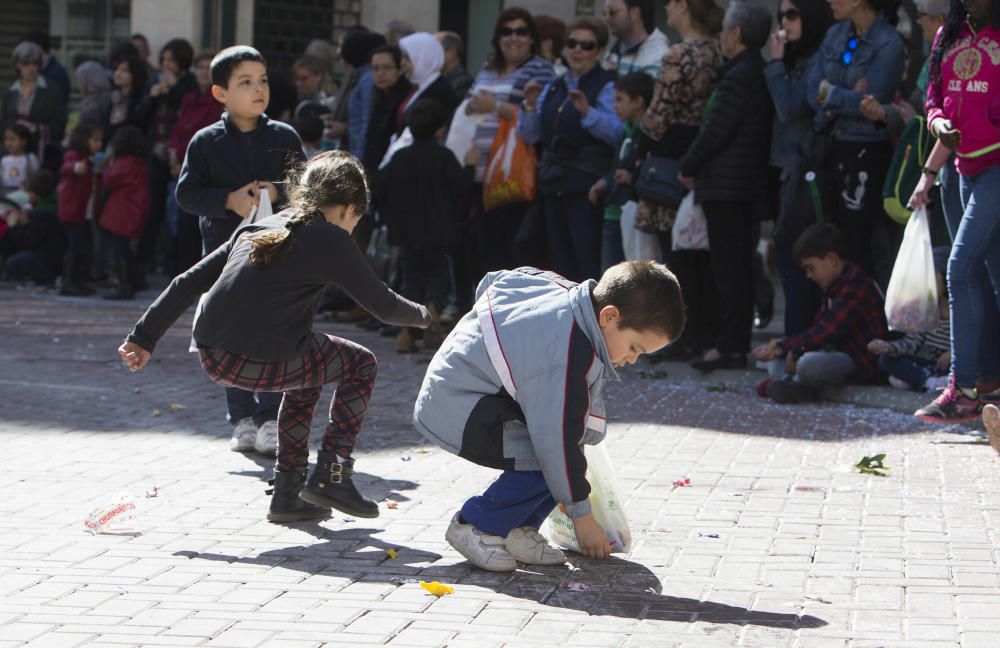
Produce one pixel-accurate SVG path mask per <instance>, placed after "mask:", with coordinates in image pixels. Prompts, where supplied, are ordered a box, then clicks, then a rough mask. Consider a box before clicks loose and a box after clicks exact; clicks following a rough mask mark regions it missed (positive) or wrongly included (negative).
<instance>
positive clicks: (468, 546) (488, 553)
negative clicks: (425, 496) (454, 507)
mask: <svg viewBox="0 0 1000 648" xmlns="http://www.w3.org/2000/svg"><path fill="white" fill-rule="evenodd" d="M444 538H445V540H447V541H448V544H450V545H451V546H452V547H453V548H454V549H455V551H457V552H458V553H460V554H462V555H463V556H465V557H466V558H467V559H468V561H469V562H471V563H472V564H473V565H475V566H476V567H479V568H481V569H485V570H486V571H494V572H510V571H514V570H515V569H517V561H516V560H514V556H512V555H510V554H509V553H508V552H507V550H506V549H505V548H504V539H503V538H501V537H500V536H495V535H488V534H486V533H483V532H482V531H480V530H479V529H477V528H476V527H474V526H472V525H471V524H462V523H460V522H459V521H458V513H456V514H455V517H453V518H451V524H449V525H448V531H447V532H446V533H445V534H444Z"/></svg>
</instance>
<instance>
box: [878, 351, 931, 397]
mask: <svg viewBox="0 0 1000 648" xmlns="http://www.w3.org/2000/svg"><path fill="white" fill-rule="evenodd" d="M878 368H879V369H881V370H882V373H884V374H886V375H889V376H895V377H896V378H899V379H900V380H902V381H903V382H905V383H909V384H910V385H912V386H913V388H914V389H923V388H924V383H925V382H927V379H928V378H930V377H931V376H936V375H938V374H939V373H940V372H939V371H938V370H937V363H936V362H934V361H933V360H927V359H926V358H918V357H916V356H911V355H902V356H888V355H882V356H879V357H878Z"/></svg>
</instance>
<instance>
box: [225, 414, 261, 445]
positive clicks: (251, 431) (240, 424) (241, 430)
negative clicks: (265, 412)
mask: <svg viewBox="0 0 1000 648" xmlns="http://www.w3.org/2000/svg"><path fill="white" fill-rule="evenodd" d="M256 440H257V426H256V425H254V422H253V419H252V418H245V419H240V420H239V421H237V422H236V425H234V426H233V438H231V439H230V440H229V449H230V450H232V451H233V452H250V451H251V450H253V446H254V441H256Z"/></svg>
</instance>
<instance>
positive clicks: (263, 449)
mask: <svg viewBox="0 0 1000 648" xmlns="http://www.w3.org/2000/svg"><path fill="white" fill-rule="evenodd" d="M253 449H254V450H256V451H257V452H259V453H261V454H266V455H274V453H275V452H276V451H277V450H278V422H277V421H264V422H263V423H261V425H260V427H259V428H257V437H256V439H255V440H254V442H253Z"/></svg>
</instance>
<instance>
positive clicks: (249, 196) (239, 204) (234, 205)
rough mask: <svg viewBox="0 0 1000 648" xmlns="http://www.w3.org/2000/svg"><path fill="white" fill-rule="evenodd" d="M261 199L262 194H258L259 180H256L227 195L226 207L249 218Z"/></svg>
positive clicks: (242, 216)
mask: <svg viewBox="0 0 1000 648" xmlns="http://www.w3.org/2000/svg"><path fill="white" fill-rule="evenodd" d="M259 200H260V196H258V191H257V181H256V180H255V181H253V182H248V183H246V184H245V185H243V186H242V187H240V188H239V189H237V190H236V191H233V192H231V193H230V194H229V195H228V196H226V209H229V210H231V211H234V212H236V213H237V214H239V216H240V218H247V217H249V216H250V212H251V211H253V208H254V205H256V204H257V202H258V201H259Z"/></svg>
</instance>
